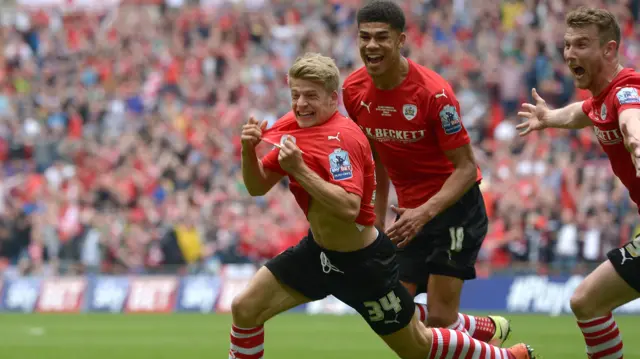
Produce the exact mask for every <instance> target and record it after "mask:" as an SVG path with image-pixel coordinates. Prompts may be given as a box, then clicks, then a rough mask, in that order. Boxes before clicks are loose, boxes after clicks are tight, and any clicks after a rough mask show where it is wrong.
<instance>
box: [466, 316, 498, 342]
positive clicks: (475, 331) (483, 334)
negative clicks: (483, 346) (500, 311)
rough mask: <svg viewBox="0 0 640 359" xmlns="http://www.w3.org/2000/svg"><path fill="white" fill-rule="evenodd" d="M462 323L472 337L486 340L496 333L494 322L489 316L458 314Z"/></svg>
mask: <svg viewBox="0 0 640 359" xmlns="http://www.w3.org/2000/svg"><path fill="white" fill-rule="evenodd" d="M458 317H460V320H461V321H462V322H463V323H464V328H465V329H466V330H467V331H468V332H469V335H471V336H472V337H473V338H475V339H478V340H482V341H483V342H488V341H489V340H491V339H492V338H493V336H494V335H495V334H496V323H494V322H493V320H491V318H489V317H474V316H472V315H466V314H462V313H460V314H458Z"/></svg>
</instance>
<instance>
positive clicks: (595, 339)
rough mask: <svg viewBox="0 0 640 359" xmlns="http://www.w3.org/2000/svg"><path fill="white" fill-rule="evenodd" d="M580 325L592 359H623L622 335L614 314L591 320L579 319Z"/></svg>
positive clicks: (588, 353)
mask: <svg viewBox="0 0 640 359" xmlns="http://www.w3.org/2000/svg"><path fill="white" fill-rule="evenodd" d="M578 326H579V327H580V330H581V331H582V335H583V336H584V340H585V343H586V344H587V355H589V358H591V359H621V358H622V336H621V335H620V330H619V329H618V324H616V321H615V319H613V314H612V313H609V314H608V315H606V316H604V317H600V318H594V319H590V320H579V321H578Z"/></svg>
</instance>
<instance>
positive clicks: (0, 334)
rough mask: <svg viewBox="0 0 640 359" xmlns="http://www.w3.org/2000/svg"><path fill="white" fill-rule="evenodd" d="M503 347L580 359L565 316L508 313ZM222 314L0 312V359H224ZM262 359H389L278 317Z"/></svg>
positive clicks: (356, 337) (324, 319)
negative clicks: (508, 333) (509, 328)
mask: <svg viewBox="0 0 640 359" xmlns="http://www.w3.org/2000/svg"><path fill="white" fill-rule="evenodd" d="M509 317H510V318H511V319H512V324H513V328H514V333H513V337H512V340H511V342H519V341H525V342H527V343H530V344H531V345H533V346H534V347H535V348H536V350H537V351H538V352H539V353H540V354H542V355H543V357H544V359H555V358H558V359H584V358H585V355H584V354H583V353H584V349H583V344H582V337H581V336H580V334H579V332H578V330H577V328H576V325H575V323H574V321H573V320H572V318H571V317H568V316H561V317H553V318H550V317H546V316H525V315H519V316H515V315H510V316H509ZM617 320H618V323H619V325H620V327H621V329H622V331H623V334H624V336H625V337H626V338H631V339H628V340H627V341H626V342H625V354H626V355H625V356H626V357H627V358H640V343H637V342H635V341H634V340H633V338H638V337H639V334H640V325H638V322H639V321H638V317H632V316H620V317H618V318H617ZM230 321H231V317H230V316H228V315H219V314H213V315H196V314H179V315H110V314H78V315H42V314H34V315H22V314H15V315H13V314H11V315H0V358H2V359H54V358H60V359H76V358H89V359H144V358H150V359H151V358H153V359H180V358H185V359H205V358H212V359H218V358H222V359H226V358H227V355H226V351H227V348H228V340H229V339H228V338H229V334H228V332H229V324H230ZM266 329H267V332H266V336H267V337H266V340H267V341H266V352H265V354H266V358H268V359H330V358H335V359H378V358H379V359H382V358H394V357H395V356H394V355H393V354H392V352H391V351H390V350H389V349H387V348H386V347H385V345H384V344H383V343H382V342H381V341H380V340H378V339H377V338H376V336H375V335H374V334H373V332H371V331H370V330H369V328H368V326H366V324H365V323H364V322H363V321H362V320H361V319H360V318H359V317H357V316H345V317H336V316H307V315H303V314H285V315H282V316H280V317H278V318H276V319H274V320H273V321H271V322H270V323H269V324H268V325H267V328H266Z"/></svg>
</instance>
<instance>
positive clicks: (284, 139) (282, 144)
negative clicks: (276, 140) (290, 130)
mask: <svg viewBox="0 0 640 359" xmlns="http://www.w3.org/2000/svg"><path fill="white" fill-rule="evenodd" d="M287 138H290V139H291V141H293V143H296V138H295V137H293V136H291V135H282V137H280V146H284V143H285V142H286V141H287Z"/></svg>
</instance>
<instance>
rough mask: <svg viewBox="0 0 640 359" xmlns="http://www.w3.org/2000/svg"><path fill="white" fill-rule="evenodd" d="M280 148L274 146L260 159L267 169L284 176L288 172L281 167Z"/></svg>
mask: <svg viewBox="0 0 640 359" xmlns="http://www.w3.org/2000/svg"><path fill="white" fill-rule="evenodd" d="M278 151H279V150H278V149H277V148H276V147H274V148H273V149H272V150H271V151H269V153H267V154H266V155H264V157H262V159H261V160H260V161H261V162H262V167H263V168H264V169H265V170H268V171H271V172H275V173H279V174H281V175H283V176H286V175H287V173H286V172H285V171H284V170H283V169H282V167H280V162H278Z"/></svg>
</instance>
